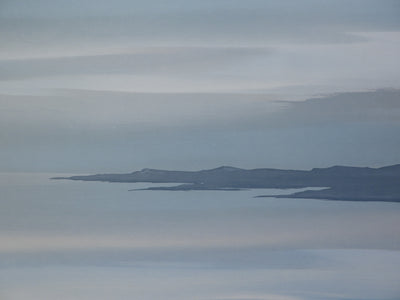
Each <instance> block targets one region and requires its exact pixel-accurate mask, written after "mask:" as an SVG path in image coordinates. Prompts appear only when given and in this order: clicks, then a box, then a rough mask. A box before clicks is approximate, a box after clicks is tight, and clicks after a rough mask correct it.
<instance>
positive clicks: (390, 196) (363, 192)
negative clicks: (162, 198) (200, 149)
mask: <svg viewBox="0 0 400 300" xmlns="http://www.w3.org/2000/svg"><path fill="white" fill-rule="evenodd" d="M53 179H70V180H83V181H104V182H132V183H134V182H151V183H179V184H180V185H177V186H172V187H151V188H147V190H170V191H183V190H186V191H187V190H239V189H250V188H254V189H256V188H278V189H287V188H307V187H322V188H324V187H325V188H326V189H323V190H318V191H316V190H307V191H304V192H298V193H294V194H291V195H282V196H274V197H278V198H279V197H281V198H283V197H284V198H311V199H330V200H353V201H392V202H400V164H398V165H392V166H386V167H381V168H369V167H348V166H333V167H329V168H314V169H312V170H309V171H303V170H282V169H270V168H260V169H250V170H247V169H240V168H235V167H230V166H221V167H218V168H215V169H209V170H200V171H170V170H157V169H147V168H146V169H142V170H140V171H134V172H132V173H126V174H96V175H86V176H71V177H57V178H53ZM260 197H269V196H268V195H265V196H260Z"/></svg>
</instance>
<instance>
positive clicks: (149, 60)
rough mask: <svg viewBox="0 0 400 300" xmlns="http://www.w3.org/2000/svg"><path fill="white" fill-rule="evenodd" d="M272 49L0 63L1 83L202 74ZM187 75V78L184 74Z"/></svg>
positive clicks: (161, 51)
mask: <svg viewBox="0 0 400 300" xmlns="http://www.w3.org/2000/svg"><path fill="white" fill-rule="evenodd" d="M272 51H273V50H272V49H269V48H254V47H168V48H160V47H157V48H137V49H134V52H136V53H123V54H108V55H92V56H72V57H58V58H41V59H19V60H2V61H0V80H12V79H25V78H34V77H48V76H58V75H82V74H91V75H96V74H107V75H113V74H159V75H161V74H163V75H169V74H181V75H185V74H188V73H189V74H191V75H193V74H202V73H203V72H204V71H207V70H219V69H220V68H224V66H230V67H231V66H234V65H236V64H240V62H242V61H243V60H252V59H256V58H257V57H260V56H269V55H270V54H271V53H272ZM185 76H186V75H185Z"/></svg>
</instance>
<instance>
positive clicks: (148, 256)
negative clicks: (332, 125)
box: [0, 173, 400, 300]
mask: <svg viewBox="0 0 400 300" xmlns="http://www.w3.org/2000/svg"><path fill="white" fill-rule="evenodd" d="M56 175H58V174H34V173H32V174H4V173H3V174H1V175H0V189H1V199H0V299H2V300H3V299H7V300H8V299H68V300H69V299H71V300H72V299H74V300H75V299H78V300H80V299H141V300H147V299H149V300H150V299H152V300H153V299H166V300H169V299H171V300H172V299H174V300H181V299H182V300H183V299H185V300H187V299H220V300H222V299H225V300H227V299H236V300H238V299H242V300H243V299H246V300H254V299H268V300H269V299H271V300H299V299H312V300H313V299H321V300H322V299H324V300H325V299H328V300H329V299H346V300H348V299H354V300H356V299H364V300H368V299H371V300H372V299H374V300H377V299H380V300H384V299H387V300H389V299H390V300H393V299H399V298H400V287H399V286H400V285H399V284H398V283H399V282H400V234H399V233H398V228H399V226H400V204H396V203H376V202H342V201H318V200H299V199H274V198H253V197H254V196H256V195H260V194H271V193H280V192H282V191H278V190H272V191H271V190H248V191H239V192H231V191H223V192H222V191H196V192H169V191H134V192H129V191H128V190H129V189H132V188H138V187H144V186H148V185H147V184H119V183H112V184H111V183H98V182H76V181H66V180H60V181H55V180H49V179H48V178H49V177H52V176H56ZM287 192H288V191H284V193H287Z"/></svg>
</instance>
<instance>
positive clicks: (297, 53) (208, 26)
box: [0, 0, 400, 172]
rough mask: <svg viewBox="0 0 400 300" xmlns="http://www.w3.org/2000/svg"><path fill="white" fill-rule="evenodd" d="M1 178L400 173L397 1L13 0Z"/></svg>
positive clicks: (4, 38)
mask: <svg viewBox="0 0 400 300" xmlns="http://www.w3.org/2000/svg"><path fill="white" fill-rule="evenodd" d="M0 38H1V43H0V124H1V127H0V145H1V148H0V170H2V171H58V172H63V171H67V172H92V171H108V170H111V171H130V170H133V169H140V168H143V167H154V168H180V169H197V168H208V167H214V166H218V165H222V164H228V165H235V166H239V167H245V168H253V167H281V168H305V169H307V168H312V167H321V166H329V165H332V164H350V165H363V166H364V165H369V166H381V165H386V164H394V163H399V162H400V154H399V153H398V151H397V149H398V148H399V146H400V138H399V137H398V134H397V133H398V132H399V129H400V128H399V127H400V123H399V122H400V120H399V119H400V118H399V116H400V114H399V111H400V91H399V89H400V71H399V70H400V60H399V58H398V53H400V2H399V1H397V0H379V1H378V0H346V1H345V0H331V1H329V0H326V1H321V0H318V1H317V0H301V1H299V0H298V1H267V0H264V1H261V0H249V1H239V0H213V1H208V0H205V1H191V0H185V1H183V0H169V1H162V0H158V1H146V2H144V1H128V0H117V1H112V2H110V1H105V0H96V1H95V0H86V1H83V0H80V1H78V0H74V1H72V0H69V1H63V0H52V1H50V0H37V1H29V0H3V1H1V2H0Z"/></svg>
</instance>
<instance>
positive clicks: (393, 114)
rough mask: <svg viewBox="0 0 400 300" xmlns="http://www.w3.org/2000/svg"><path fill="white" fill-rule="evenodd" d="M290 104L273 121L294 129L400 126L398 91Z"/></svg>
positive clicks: (362, 93)
mask: <svg viewBox="0 0 400 300" xmlns="http://www.w3.org/2000/svg"><path fill="white" fill-rule="evenodd" d="M288 104H289V105H288V106H287V108H286V109H285V110H284V111H281V112H280V113H278V114H277V115H276V116H275V117H274V118H276V119H282V121H283V120H285V122H286V123H287V124H293V125H294V126H300V125H307V124H316V123H319V124H320V123H324V124H331V123H334V124H335V123H336V124H337V123H343V122H384V123H385V122H389V123H390V122H400V90H398V89H381V90H376V91H366V92H352V93H338V94H335V95H330V96H325V97H320V98H314V99H309V100H306V101H302V102H288Z"/></svg>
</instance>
